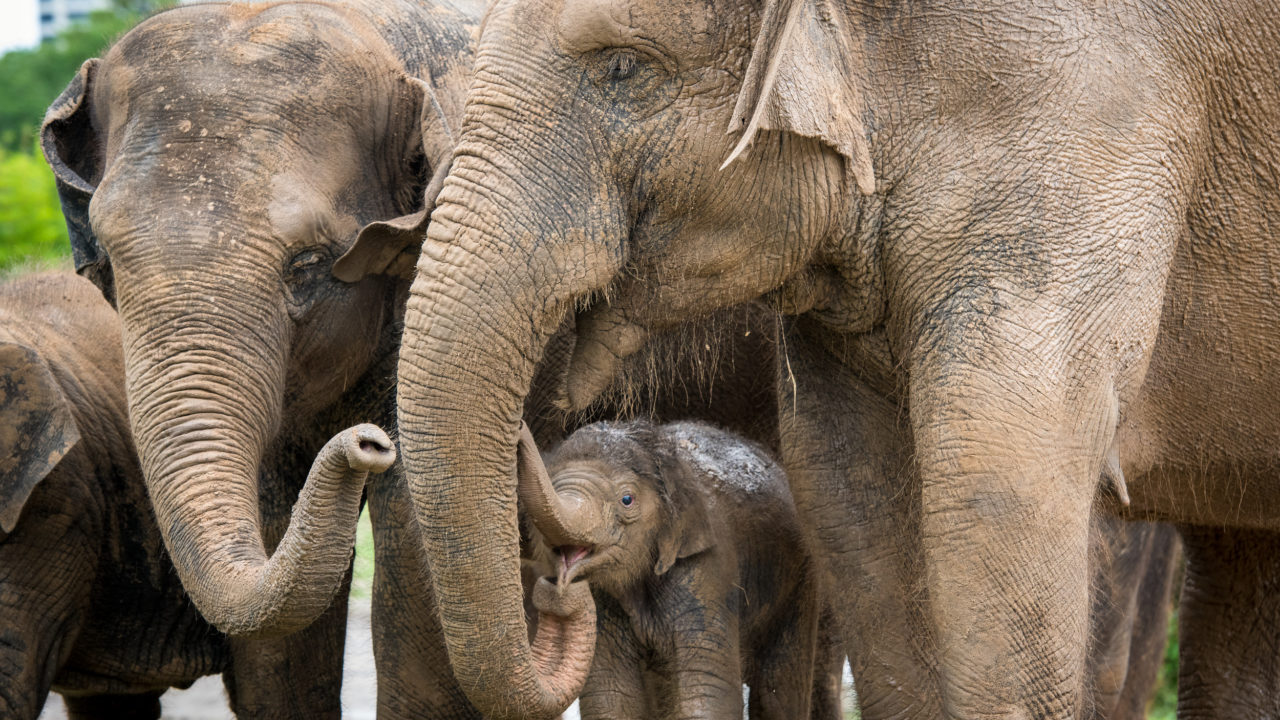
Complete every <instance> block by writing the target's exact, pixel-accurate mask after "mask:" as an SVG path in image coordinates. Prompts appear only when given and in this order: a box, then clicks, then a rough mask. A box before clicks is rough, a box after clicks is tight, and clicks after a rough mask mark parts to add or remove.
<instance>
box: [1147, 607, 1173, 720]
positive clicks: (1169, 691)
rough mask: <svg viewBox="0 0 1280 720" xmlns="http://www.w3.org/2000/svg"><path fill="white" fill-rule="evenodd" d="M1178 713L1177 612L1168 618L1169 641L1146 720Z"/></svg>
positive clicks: (1165, 718) (1170, 718) (1167, 719)
mask: <svg viewBox="0 0 1280 720" xmlns="http://www.w3.org/2000/svg"><path fill="white" fill-rule="evenodd" d="M1177 715H1178V613H1177V612H1176V611H1175V612H1174V613H1173V614H1172V616H1171V617H1170V618H1169V643H1168V644H1167V645H1166V646H1165V648H1164V664H1163V665H1162V666H1161V667H1160V680H1159V681H1158V682H1157V684H1156V696H1155V698H1153V699H1152V700H1151V706H1150V707H1148V708H1147V718H1148V720H1173V719H1174V718H1175V717H1177Z"/></svg>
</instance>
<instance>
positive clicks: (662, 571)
mask: <svg viewBox="0 0 1280 720" xmlns="http://www.w3.org/2000/svg"><path fill="white" fill-rule="evenodd" d="M522 435H523V436H522V441H521V447H520V473H519V474H520V500H521V503H522V505H523V506H524V508H525V510H526V511H527V512H528V515H529V519H530V520H532V523H533V525H534V532H533V536H534V537H533V540H534V553H535V556H536V558H537V560H538V562H539V563H540V564H541V565H542V566H543V567H544V568H546V569H551V567H554V570H552V574H554V575H555V576H556V577H555V580H554V582H555V587H557V588H567V587H569V584H570V583H571V582H572V581H574V580H575V579H586V580H589V581H590V584H591V588H592V593H593V595H594V597H595V600H596V612H597V627H598V633H597V642H596V651H595V659H594V661H593V663H592V666H591V672H590V675H589V676H588V679H587V684H586V687H585V689H584V691H583V693H582V696H581V708H582V716H583V717H584V718H657V717H662V718H675V717H679V718H695V717H697V718H741V717H742V684H743V683H744V682H745V683H746V684H747V685H748V686H749V688H750V701H749V711H750V716H751V718H753V720H755V719H759V718H785V719H787V720H795V719H796V718H806V717H809V715H810V707H811V702H812V694H813V693H814V691H815V690H814V689H815V688H826V687H827V686H828V685H830V683H828V682H818V683H817V684H816V685H815V653H817V638H818V618H819V615H820V614H821V613H820V611H821V609H822V603H821V600H820V593H819V591H818V588H817V582H816V573H815V572H814V570H813V567H812V565H811V563H810V561H809V559H808V555H807V553H806V552H805V550H804V548H803V545H802V543H801V533H800V526H799V522H798V520H797V518H796V511H795V507H794V505H793V503H792V500H791V495H790V493H789V491H788V488H787V481H786V478H785V476H784V475H783V473H782V470H781V469H780V468H779V467H778V466H777V464H775V463H774V462H773V461H772V460H771V459H770V458H769V457H768V455H767V454H766V453H765V451H764V450H762V449H760V448H759V447H757V446H755V445H753V444H751V443H748V442H746V441H744V440H742V439H740V438H738V437H736V436H734V435H732V434H730V433H727V432H725V431H722V430H717V429H715V428H712V427H709V426H707V425H702V424H695V423H676V424H671V425H661V426H655V425H652V424H650V423H647V422H630V423H597V424H594V425H589V426H587V427H584V428H582V429H580V430H578V431H577V432H575V433H574V434H573V435H571V436H570V437H569V438H568V439H567V440H565V442H564V443H563V444H562V445H561V446H560V447H559V448H557V449H556V450H555V451H554V452H552V453H550V455H549V456H548V458H547V465H546V466H545V468H544V467H543V466H542V465H541V463H540V462H539V461H537V458H538V455H537V451H536V449H534V448H533V440H532V438H531V437H529V436H528V435H527V433H523V434H522ZM543 584H544V585H546V582H545V581H544V583H543ZM542 597H543V598H546V597H547V594H546V593H543V595H542ZM534 602H535V604H537V603H538V602H539V595H538V594H537V593H535V595H534ZM539 609H540V610H542V611H544V612H549V613H552V614H554V609H553V608H548V607H539ZM824 670H825V668H824ZM824 677H825V676H824Z"/></svg>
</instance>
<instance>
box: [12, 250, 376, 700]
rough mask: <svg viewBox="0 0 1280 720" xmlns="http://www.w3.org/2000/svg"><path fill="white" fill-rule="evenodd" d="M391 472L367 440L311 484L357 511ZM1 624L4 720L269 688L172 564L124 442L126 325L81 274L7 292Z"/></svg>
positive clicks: (332, 454) (342, 447) (350, 438)
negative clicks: (218, 683)
mask: <svg viewBox="0 0 1280 720" xmlns="http://www.w3.org/2000/svg"><path fill="white" fill-rule="evenodd" d="M394 458H395V454H394V451H393V450H392V447H391V444H390V441H389V440H388V439H387V437H386V435H385V434H383V433H382V432H381V431H380V430H378V429H377V428H375V427H373V426H371V425H363V426H357V427H356V428H352V429H350V430H347V431H344V432H343V433H341V434H340V435H339V436H338V437H336V438H334V440H332V441H330V442H329V444H328V445H326V446H325V449H324V450H322V451H321V452H320V455H319V456H318V457H317V460H316V464H315V466H314V468H313V470H312V474H313V476H315V475H320V476H321V477H320V478H319V479H320V480H321V481H322V483H321V484H322V485H324V484H334V485H342V486H347V487H353V488H354V489H355V492H356V495H357V498H358V495H359V489H360V488H361V487H363V484H364V479H365V476H366V473H368V472H380V471H382V470H385V469H386V468H387V466H388V465H389V464H390V463H391V462H392V461H393V460H394ZM323 481H327V482H323ZM0 618H3V622H0V717H3V718H12V719H15V720H27V719H31V718H35V717H36V716H38V715H39V714H40V709H41V707H42V706H43V705H44V701H45V698H46V696H47V695H48V692H49V690H50V688H52V689H54V690H57V691H58V692H59V693H61V694H62V695H63V696H64V698H65V699H66V704H67V709H68V711H69V713H70V715H71V717H73V718H90V717H104V718H105V717H111V718H120V717H128V718H148V717H152V718H154V717H159V716H160V695H161V693H163V692H164V691H165V689H166V688H169V687H174V686H176V687H186V686H188V685H190V684H191V683H192V682H193V681H195V679H196V678H199V677H201V676H203V675H210V674H213V673H217V672H224V671H226V679H227V681H228V687H229V688H233V690H236V689H238V690H240V691H244V690H245V689H246V688H248V687H250V686H251V685H252V684H253V683H255V682H258V681H259V680H258V679H257V678H236V677H234V673H232V672H231V671H230V670H229V669H228V668H229V665H230V649H229V647H228V642H227V640H226V638H225V636H223V635H222V634H221V633H219V632H218V631H217V630H215V629H214V628H212V627H211V626H210V625H209V624H208V623H207V622H205V620H204V619H203V618H202V617H201V615H200V613H199V612H197V611H196V609H195V607H194V606H193V605H192V604H191V602H190V601H189V600H188V599H187V596H186V593H185V592H184V591H183V588H182V585H181V583H180V582H179V581H178V576H177V574H176V573H175V572H174V570H173V565H172V564H171V563H170V561H169V558H168V556H167V554H166V553H165V550H164V545H163V542H162V540H161V536H160V531H159V528H157V527H156V522H155V518H154V516H153V514H152V510H151V505H150V502H149V500H148V498H147V491H146V486H145V485H144V483H143V479H142V469H141V468H140V467H139V464H138V459H137V455H136V453H135V451H134V446H133V440H132V438H131V435H130V431H129V418H128V413H127V405H126V403H125V391H124V362H123V359H122V356H121V349H120V324H119V321H118V320H117V318H116V313H115V311H113V310H112V309H111V306H110V305H108V304H107V301H106V300H104V299H103V297H102V294H101V293H100V292H99V290H98V288H96V287H94V285H93V284H92V283H90V282H89V281H88V280H84V279H81V278H79V277H77V276H74V275H69V274H49V275H39V276H31V277H27V278H24V279H21V280H18V281H15V282H12V283H10V284H8V285H6V286H3V287H0ZM298 681H299V682H303V679H302V678H301V676H299V678H298ZM232 694H233V703H234V695H235V692H233V693H232Z"/></svg>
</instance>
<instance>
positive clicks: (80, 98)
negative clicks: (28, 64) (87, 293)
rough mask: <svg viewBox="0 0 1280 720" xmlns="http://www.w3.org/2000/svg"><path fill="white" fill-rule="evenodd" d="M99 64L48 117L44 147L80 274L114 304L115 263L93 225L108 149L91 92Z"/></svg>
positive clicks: (94, 62)
mask: <svg viewBox="0 0 1280 720" xmlns="http://www.w3.org/2000/svg"><path fill="white" fill-rule="evenodd" d="M100 63H101V61H100V60H98V58H90V59H88V60H86V61H85V62H84V64H83V65H81V66H80V72H78V73H76V76H75V78H74V79H72V80H71V83H70V84H68V85H67V88H66V89H65V90H63V91H62V94H61V95H59V96H58V98H57V99H56V100H54V101H53V104H52V105H50V106H49V110H48V111H47V112H46V113H45V116H44V123H43V124H42V125H41V126H40V147H41V149H42V150H43V151H44V158H45V161H46V162H48V163H49V167H50V168H52V169H53V176H54V179H55V180H56V181H57V185H58V200H59V201H60V202H61V204H62V216H63V217H64V218H65V219H66V221H67V234H68V235H70V237H71V256H72V258H73V259H74V260H75V264H76V272H78V273H80V274H81V275H83V276H84V277H86V278H88V279H89V280H91V281H93V284H94V285H97V286H98V289H99V290H101V291H102V294H103V295H104V296H105V297H106V298H107V300H108V301H109V302H110V303H111V304H112V305H114V304H115V286H114V282H113V279H112V275H111V261H110V258H108V257H107V253H106V252H105V251H104V250H103V249H102V246H101V245H99V244H98V238H97V236H96V235H94V234H93V228H92V227H91V226H90V225H89V201H91V200H92V199H93V193H94V191H95V190H96V189H97V184H98V181H99V180H101V178H102V164H103V152H104V149H103V148H104V145H103V142H102V138H100V137H99V136H98V132H97V130H96V129H95V128H94V126H93V117H92V116H93V112H92V92H91V90H92V88H93V83H94V78H95V77H96V76H97V73H98V66H99V64H100Z"/></svg>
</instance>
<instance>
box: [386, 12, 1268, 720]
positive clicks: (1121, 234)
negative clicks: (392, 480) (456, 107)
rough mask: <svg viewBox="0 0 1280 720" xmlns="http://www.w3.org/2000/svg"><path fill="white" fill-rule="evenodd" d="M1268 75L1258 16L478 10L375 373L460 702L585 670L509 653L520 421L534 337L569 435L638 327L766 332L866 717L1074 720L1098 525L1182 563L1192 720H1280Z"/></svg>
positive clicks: (571, 634) (554, 701)
mask: <svg viewBox="0 0 1280 720" xmlns="http://www.w3.org/2000/svg"><path fill="white" fill-rule="evenodd" d="M1278 38H1280V15H1278V14H1277V13H1275V12H1273V11H1272V9H1270V8H1267V7H1264V4H1262V3H1236V4H1232V5H1229V6H1224V7H1212V8H1210V7H1208V6H1206V5H1204V4H1190V3H1188V4H1179V5H1169V4H1167V3H1154V2H1150V3H1149V2H1141V1H1139V0H1129V1H1127V2H1117V3H1114V4H1112V5H1109V6H1106V7H1102V6H1099V5H1098V4H1097V3H1093V2H1075V1H1074V0H1068V1H1067V2H1062V3H1055V4H1053V5H1051V6H1050V5H1045V4H1042V3H1031V2H1013V3H1005V4H1002V5H1000V6H999V7H992V6H991V5H990V4H987V3H954V2H948V3H935V2H918V3H888V4H875V3H865V2H856V1H854V0H845V1H843V2H831V1H830V0H768V1H767V2H764V3H762V2H757V1H749V2H746V3H732V4H730V3H722V2H719V1H718V0H703V1H701V2H696V3H693V4H692V5H690V4H687V3H675V2H668V1H666V0H657V1H655V2H644V3H641V2H635V1H634V0H498V1H497V2H496V3H495V4H494V5H493V6H492V7H491V8H490V10H489V13H488V16H487V19H486V21H485V26H484V30H483V33H482V35H481V38H480V43H479V46H478V48H477V60H476V77H475V80H474V81H473V84H472V87H471V91H470V96H469V99H468V104H467V108H466V114H465V118H464V123H463V127H462V132H461V137H460V142H459V145H458V149H457V151H456V153H455V156H454V163H453V166H452V170H451V172H450V175H449V177H448V179H447V180H446V181H445V183H444V188H443V190H442V191H441V193H440V196H439V204H438V205H437V207H436V209H435V211H434V213H433V216H432V224H431V227H430V230H429V232H428V236H427V239H426V241H425V243H424V245H423V251H422V254H421V256H420V258H419V262H418V276H417V279H416V280H415V282H414V286H413V290H412V294H411V296H410V298H409V304H408V311H407V316H406V330H405V335H404V342H403V345H402V348H401V358H400V375H399V377H400V386H399V397H400V402H399V414H400V432H401V437H402V449H403V451H404V456H405V461H406V464H407V467H408V471H409V475H410V486H411V490H412V493H413V500H414V505H415V508H416V511H417V514H418V519H419V523H420V526H421V528H422V530H423V535H424V540H425V544H426V548H427V552H428V554H429V556H430V558H431V562H432V566H433V586H434V589H435V592H436V593H437V596H438V598H439V599H440V601H441V609H442V613H441V618H442V621H443V626H444V632H445V638H446V641H447V643H448V647H449V654H450V658H451V660H452V661H453V663H454V667H455V670H456V671H457V672H458V674H459V676H460V677H462V678H465V680H464V688H465V689H466V691H467V693H468V695H469V696H470V697H471V698H472V699H473V700H474V701H475V702H476V703H477V704H478V705H480V706H481V708H482V709H484V710H485V711H487V712H489V713H491V714H493V715H494V716H496V717H512V716H517V715H521V714H529V715H532V716H546V715H550V714H554V712H556V711H557V710H558V709H559V708H560V707H561V706H563V705H564V704H566V703H567V701H568V699H569V698H570V697H571V696H572V694H573V691H574V689H575V688H576V687H577V686H578V684H579V681H580V678H581V675H582V673H583V672H584V671H585V663H584V661H583V655H584V654H589V652H590V651H589V649H584V648H583V647H581V646H573V645H572V642H573V641H575V640H579V639H583V638H585V637H587V634H586V633H583V632H580V631H579V626H581V625H583V624H585V623H587V622H589V617H590V613H589V612H585V609H586V608H584V612H582V613H581V614H579V615H570V617H569V619H567V620H566V621H565V623H564V626H563V627H558V628H554V629H553V630H554V631H549V632H547V633H546V634H544V635H542V636H540V637H538V638H535V639H534V640H533V642H532V643H530V642H529V641H528V640H527V636H526V633H525V631H524V626H523V617H522V614H521V605H520V583H519V566H518V562H517V544H518V532H517V518H516V500H515V487H516V482H515V479H514V476H513V472H514V468H515V458H516V453H515V446H516V431H517V422H518V419H519V416H520V410H521V402H522V400H523V398H524V396H525V394H526V393H527V392H528V390H529V385H530V379H531V377H532V376H533V372H534V365H535V363H536V361H537V360H538V358H539V355H540V353H541V348H542V347H543V346H544V345H545V344H546V343H547V341H548V338H550V337H551V335H552V333H553V331H554V330H555V329H556V328H557V327H558V326H559V324H560V322H561V320H562V319H563V318H564V317H565V316H566V315H567V314H573V315H575V317H576V323H577V327H578V331H579V334H578V339H577V346H576V348H575V350H574V352H573V360H572V364H571V368H570V370H569V372H568V374H567V376H566V379H565V393H566V396H567V400H568V402H569V404H570V405H572V406H582V405H584V404H585V403H588V402H589V401H590V400H591V398H592V397H593V396H594V395H595V393H596V391H597V389H598V388H599V387H601V386H602V385H604V384H605V383H606V382H607V379H608V378H609V377H610V376H611V375H612V374H613V370H614V368H615V366H616V365H617V364H618V362H619V361H620V359H622V358H625V357H627V356H629V355H630V354H632V353H633V352H635V351H636V349H637V348H639V347H640V346H641V345H643V344H644V342H645V338H646V337H647V336H648V335H649V334H650V333H651V332H652V331H654V330H656V329H660V328H662V327H663V326H665V325H667V324H669V323H671V322H673V321H674V320H676V319H678V318H683V317H687V316H690V315H696V314H698V313H702V312H705V311H706V310H708V309H710V308H714V307H719V306H722V305H725V304H729V303H734V302H739V301H741V300H744V299H747V298H752V297H759V296H768V297H770V298H771V299H772V300H773V301H774V302H776V303H777V305H778V306H779V307H781V308H782V309H784V310H785V311H786V312H787V313H788V314H790V315H792V316H794V317H793V319H791V320H790V321H789V322H788V323H787V327H786V331H785V332H786V335H785V347H786V352H785V353H784V355H783V359H782V362H781V363H780V364H781V366H782V367H781V372H782V377H783V381H782V382H781V383H780V388H781V393H780V402H779V408H780V417H781V421H782V430H781V434H782V447H783V455H784V459H785V463H786V466H787V469H788V472H789V474H790V476H791V482H792V484H793V489H794V491H795V496H796V500H797V503H798V504H799V506H800V508H801V511H802V513H803V514H804V516H805V518H806V524H807V527H808V532H809V533H810V537H811V539H812V540H813V541H814V543H815V545H816V546H817V548H818V549H819V550H820V552H821V554H822V555H824V556H825V557H826V563H827V568H828V571H829V573H830V575H831V580H832V582H833V583H835V587H836V589H837V593H836V597H837V598H838V600H839V602H840V607H839V608H838V615H839V616H840V620H841V624H842V629H843V633H844V636H845V639H846V644H847V646H848V647H850V648H856V649H857V655H856V662H857V666H856V668H855V674H856V676H857V677H858V681H859V684H858V689H859V694H860V697H861V700H862V704H863V712H864V716H865V717H868V718H879V717H938V716H946V717H975V716H982V717H1042V718H1065V717H1074V716H1077V715H1079V714H1080V713H1081V712H1083V710H1084V706H1085V705H1086V700H1085V698H1086V697H1087V696H1088V695H1089V693H1088V692H1087V690H1086V688H1085V685H1086V683H1085V681H1084V675H1085V667H1086V646H1087V635H1088V632H1087V626H1088V620H1089V613H1090V602H1089V600H1090V596H1089V577H1090V573H1089V565H1088V557H1089V547H1090V543H1089V535H1090V533H1089V528H1090V524H1091V516H1092V512H1093V507H1094V502H1095V499H1097V498H1100V497H1101V498H1103V499H1104V500H1105V501H1107V503H1108V504H1109V505H1110V506H1111V507H1113V508H1122V509H1123V508H1124V507H1125V505H1126V503H1127V510H1124V512H1126V513H1128V514H1129V515H1131V516H1143V517H1155V518H1163V519H1166V520H1170V521H1175V522H1178V523H1183V524H1185V525H1195V526H1198V529H1196V530H1195V531H1193V532H1188V531H1184V536H1185V537H1186V539H1187V541H1188V558H1189V561H1190V567H1189V569H1188V575H1187V577H1188V579H1187V586H1186V591H1184V593H1183V595H1182V603H1183V604H1182V612H1181V616H1180V619H1181V622H1182V630H1183V636H1182V637H1183V638H1184V644H1183V646H1182V650H1183V655H1184V658H1185V660H1184V664H1183V666H1182V668H1183V669H1182V676H1181V684H1180V688H1181V693H1182V696H1181V699H1180V704H1181V708H1182V712H1183V714H1184V715H1186V716H1192V717H1197V716H1213V715H1220V716H1221V715H1241V716H1243V715H1248V716H1259V715H1267V714H1275V713H1276V712H1280V707H1277V703H1280V692H1276V690H1277V687H1278V686H1280V664H1278V662H1280V661H1277V659H1276V658H1275V657H1273V655H1274V654H1269V653H1268V652H1266V649H1267V648H1269V647H1271V643H1272V642H1273V641H1274V639H1275V637H1276V636H1277V633H1278V632H1280V628H1278V627H1277V626H1278V625H1280V595H1278V594H1276V593H1274V592H1272V591H1271V588H1273V587H1274V584H1275V583H1276V581H1277V580H1278V579H1280V566H1277V564H1276V563H1275V562H1274V557H1275V552H1276V550H1277V549H1280V543H1278V542H1277V536H1276V535H1274V534H1273V533H1274V531H1275V530H1277V529H1280V505H1278V503H1277V501H1276V500H1277V498H1280V485H1278V484H1277V481H1280V474H1277V472H1276V468H1277V467H1280V456H1278V455H1277V452H1278V451H1277V448H1280V403H1277V402H1276V398H1277V397H1280V380H1276V379H1275V374H1274V373H1271V372H1269V370H1268V368H1270V367H1271V366H1272V365H1273V364H1274V363H1275V362H1276V361H1277V360H1280V337H1277V331H1276V327H1277V324H1276V322H1275V318H1276V313H1275V303H1274V298H1273V297H1272V296H1273V294H1274V289H1273V288H1274V277H1273V273H1272V268H1274V267H1275V266H1276V265H1277V264H1278V263H1280V248H1277V246H1276V245H1275V243H1274V242H1272V241H1271V240H1272V237H1273V235H1274V228H1273V224H1274V223H1273V221H1272V220H1271V218H1275V217H1280V179H1278V178H1280V147H1277V143H1276V142H1275V139H1274V133H1273V132H1272V129H1273V128H1274V127H1276V126H1277V124H1280V87H1278V86H1277V85H1276V83H1275V82H1274V81H1273V80H1274V78H1275V77H1276V76H1277V75H1278V74H1280V40H1278ZM726 131H727V134H726ZM1126 479H1127V483H1126ZM1130 498H1131V499H1132V500H1131V502H1127V501H1129V499H1130ZM1268 558H1270V560H1268ZM571 609H573V608H572V607H566V610H571ZM1241 657H1244V658H1248V660H1249V661H1248V662H1241V660H1240V658H1241Z"/></svg>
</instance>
